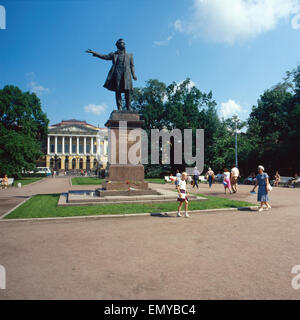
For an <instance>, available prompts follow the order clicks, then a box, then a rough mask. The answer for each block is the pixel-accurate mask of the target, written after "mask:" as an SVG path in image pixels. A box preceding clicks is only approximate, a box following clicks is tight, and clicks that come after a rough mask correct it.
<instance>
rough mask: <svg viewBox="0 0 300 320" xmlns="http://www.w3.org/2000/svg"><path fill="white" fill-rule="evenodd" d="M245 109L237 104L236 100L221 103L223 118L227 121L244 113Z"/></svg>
mask: <svg viewBox="0 0 300 320" xmlns="http://www.w3.org/2000/svg"><path fill="white" fill-rule="evenodd" d="M243 111H244V110H243V108H242V107H241V106H240V105H239V104H237V103H236V102H235V101H234V100H231V99H229V100H228V101H227V102H223V103H221V110H220V113H221V116H222V117H223V118H225V119H227V118H229V117H230V116H233V115H234V114H237V113H239V112H243Z"/></svg>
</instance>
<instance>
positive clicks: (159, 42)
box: [153, 36, 173, 46]
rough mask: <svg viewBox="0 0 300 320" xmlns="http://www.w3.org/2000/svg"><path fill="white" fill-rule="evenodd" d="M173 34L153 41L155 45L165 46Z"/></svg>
mask: <svg viewBox="0 0 300 320" xmlns="http://www.w3.org/2000/svg"><path fill="white" fill-rule="evenodd" d="M172 38H173V36H168V38H166V39H165V40H161V41H153V43H154V44H155V45H156V46H167V45H168V44H169V42H170V41H171V40H172Z"/></svg>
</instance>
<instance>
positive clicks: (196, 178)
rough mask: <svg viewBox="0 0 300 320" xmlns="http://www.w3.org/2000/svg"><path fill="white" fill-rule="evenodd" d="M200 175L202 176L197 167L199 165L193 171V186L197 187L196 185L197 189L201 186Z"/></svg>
mask: <svg viewBox="0 0 300 320" xmlns="http://www.w3.org/2000/svg"><path fill="white" fill-rule="evenodd" d="M199 176H200V172H199V170H198V169H197V167H195V169H194V172H193V180H194V184H193V188H195V186H196V187H197V189H198V188H199V186H198V180H199Z"/></svg>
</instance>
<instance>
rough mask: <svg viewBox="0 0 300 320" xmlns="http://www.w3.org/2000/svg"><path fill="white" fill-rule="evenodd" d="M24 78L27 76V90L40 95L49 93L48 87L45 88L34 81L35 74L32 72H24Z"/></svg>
mask: <svg viewBox="0 0 300 320" xmlns="http://www.w3.org/2000/svg"><path fill="white" fill-rule="evenodd" d="M26 78H27V81H28V84H27V85H28V87H29V90H30V91H31V92H34V93H36V94H37V95H38V96H40V95H42V94H43V93H49V92H50V89H49V88H46V87H44V86H42V85H40V84H38V83H37V82H36V81H35V78H36V75H35V73H34V72H28V73H26Z"/></svg>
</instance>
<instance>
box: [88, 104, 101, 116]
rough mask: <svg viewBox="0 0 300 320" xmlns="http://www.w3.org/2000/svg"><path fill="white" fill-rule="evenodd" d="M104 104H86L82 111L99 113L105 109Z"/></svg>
mask: <svg viewBox="0 0 300 320" xmlns="http://www.w3.org/2000/svg"><path fill="white" fill-rule="evenodd" d="M106 107H107V106H106V104H98V105H96V104H88V105H86V106H85V107H84V111H85V112H88V113H93V114H96V115H100V114H102V113H104V112H105V111H106Z"/></svg>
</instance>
